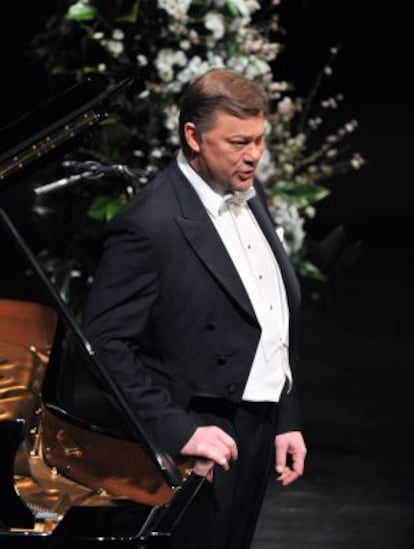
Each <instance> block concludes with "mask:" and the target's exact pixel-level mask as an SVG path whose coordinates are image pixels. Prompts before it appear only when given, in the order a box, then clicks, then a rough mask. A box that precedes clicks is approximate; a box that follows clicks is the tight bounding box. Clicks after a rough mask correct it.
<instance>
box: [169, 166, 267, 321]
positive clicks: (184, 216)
mask: <svg viewBox="0 0 414 549" xmlns="http://www.w3.org/2000/svg"><path fill="white" fill-rule="evenodd" d="M174 168H175V169H173V171H172V175H173V177H172V179H171V181H172V184H173V188H174V192H175V195H176V197H177V199H178V202H179V205H180V209H181V213H180V214H179V215H176V222H177V224H178V226H179V227H180V229H181V231H182V233H183V235H184V237H185V238H186V240H187V242H188V243H189V245H190V246H191V247H192V249H193V250H194V252H195V253H196V254H197V256H198V257H199V258H200V260H201V261H202V262H203V264H204V265H205V267H206V268H207V269H208V270H209V271H210V273H211V274H212V276H213V277H214V278H215V279H216V280H217V281H218V283H219V284H220V285H221V286H222V287H223V289H224V290H225V291H226V292H227V293H228V294H229V295H230V297H231V298H232V299H233V300H234V301H235V302H236V303H237V304H238V305H239V306H240V307H241V309H242V310H243V311H244V312H245V313H246V314H247V315H248V316H249V317H250V318H251V320H252V321H254V322H255V323H257V320H256V315H255V313H254V310H253V307H252V305H251V303H250V300H249V297H248V295H247V293H246V290H245V288H244V286H243V283H242V281H241V279H240V277H239V275H238V273H237V271H236V269H235V267H234V265H233V262H232V260H231V259H230V257H229V255H228V253H227V251H226V248H225V247H224V244H223V243H222V241H221V239H220V237H219V235H218V233H217V231H216V229H215V227H214V225H213V223H212V221H211V219H210V217H209V216H208V213H207V212H206V210H205V208H204V207H203V205H202V203H201V201H200V199H199V198H198V196H197V193H196V192H195V190H194V189H193V187H192V186H191V184H190V183H189V182H188V181H187V179H186V178H185V177H184V176H183V175H182V174H181V172H180V171H179V168H178V167H176V166H174Z"/></svg>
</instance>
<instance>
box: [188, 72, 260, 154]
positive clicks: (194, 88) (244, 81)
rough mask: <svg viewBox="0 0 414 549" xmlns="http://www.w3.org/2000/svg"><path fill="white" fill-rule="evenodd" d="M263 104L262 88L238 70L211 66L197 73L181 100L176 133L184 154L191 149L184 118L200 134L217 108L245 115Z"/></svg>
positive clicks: (243, 116)
mask: <svg viewBox="0 0 414 549" xmlns="http://www.w3.org/2000/svg"><path fill="white" fill-rule="evenodd" d="M266 104H267V100H266V96H265V94H264V92H263V90H261V88H260V87H259V86H258V85H257V84H255V83H254V82H253V81H251V80H249V79H248V78H246V77H245V76H243V75H242V74H240V73H238V72H235V71H232V70H227V69H212V70H210V71H208V72H207V73H205V74H203V75H202V76H199V77H198V78H197V79H196V80H194V81H193V82H192V83H191V84H190V85H189V86H188V87H187V88H186V90H185V91H184V93H183V95H182V97H181V102H180V117H179V133H180V142H181V146H182V149H183V151H184V154H185V155H186V156H188V155H189V154H190V153H191V149H190V148H189V146H188V145H187V141H186V139H185V134H184V125H185V124H186V123H187V122H193V123H194V124H195V126H196V128H197V132H198V134H201V133H203V132H204V131H206V130H208V128H209V126H210V125H211V124H212V123H213V122H214V119H215V115H216V113H217V111H219V110H222V111H225V112H227V113H228V114H232V115H234V116H237V117H238V118H248V117H249V116H258V115H259V114H260V113H262V112H264V111H265V110H266Z"/></svg>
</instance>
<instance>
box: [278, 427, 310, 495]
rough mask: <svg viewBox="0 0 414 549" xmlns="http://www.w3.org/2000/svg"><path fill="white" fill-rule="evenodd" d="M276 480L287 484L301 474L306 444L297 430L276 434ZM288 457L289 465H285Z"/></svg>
mask: <svg viewBox="0 0 414 549" xmlns="http://www.w3.org/2000/svg"><path fill="white" fill-rule="evenodd" d="M275 446H276V460H275V470H276V472H277V473H278V475H279V476H278V477H277V480H278V481H279V482H280V483H281V484H282V486H287V485H288V484H290V483H291V482H294V481H295V480H296V479H298V478H299V477H300V476H302V475H303V472H304V468H305V457H306V446H305V443H304V441H303V437H302V435H301V433H300V432H299V431H292V432H288V433H284V434H281V435H277V436H276V439H275ZM288 457H289V458H290V459H291V465H290V466H288V465H287V460H288Z"/></svg>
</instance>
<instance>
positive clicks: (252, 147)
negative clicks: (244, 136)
mask: <svg viewBox="0 0 414 549" xmlns="http://www.w3.org/2000/svg"><path fill="white" fill-rule="evenodd" d="M262 154H263V145H262V144H256V143H250V144H249V146H248V147H247V148H246V151H245V157H244V158H245V161H246V162H247V163H249V164H257V162H259V160H260V157H261V156H262Z"/></svg>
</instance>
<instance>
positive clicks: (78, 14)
mask: <svg viewBox="0 0 414 549" xmlns="http://www.w3.org/2000/svg"><path fill="white" fill-rule="evenodd" d="M279 3H280V0H268V1H267V2H266V1H265V2H260V3H259V2H258V1H256V0H116V1H115V0H114V1H112V2H106V1H105V0H77V1H76V2H74V1H73V0H72V1H70V0H66V1H63V2H59V3H58V7H57V8H56V12H55V13H54V15H53V16H52V17H51V18H50V20H49V21H48V24H47V27H46V29H45V31H44V32H42V34H40V35H38V36H37V37H36V40H35V43H34V46H35V49H36V51H37V54H38V55H39V56H40V57H41V59H42V60H43V61H44V63H45V64H46V66H47V67H48V69H49V71H50V73H51V75H52V76H53V80H54V82H55V85H61V86H62V85H66V84H67V83H70V82H74V81H77V80H80V79H82V78H84V77H85V76H86V75H89V74H94V75H97V76H99V77H100V78H102V79H103V81H104V82H106V83H108V84H111V83H116V82H120V81H122V80H123V79H125V78H130V77H131V76H133V77H134V78H136V85H135V86H134V92H133V93H132V94H131V93H129V94H128V93H126V94H124V95H123V96H122V97H120V98H119V100H118V102H117V107H116V117H114V118H110V119H109V120H107V121H106V122H105V123H104V124H103V125H102V127H101V129H100V132H99V136H98V138H97V140H96V141H95V142H94V143H93V146H92V147H89V148H88V147H85V148H84V149H83V152H82V154H83V155H85V157H87V158H91V157H92V158H94V159H95V160H98V161H100V162H105V163H109V164H111V163H123V164H126V165H128V166H133V167H136V168H140V169H143V170H145V171H146V172H147V173H149V174H151V173H153V172H155V171H156V170H157V169H158V168H159V167H160V166H163V165H165V164H166V162H167V161H168V160H169V159H170V158H171V157H172V156H173V155H175V154H176V152H177V149H178V146H179V143H178V131H177V124H178V108H177V103H178V98H179V96H180V94H181V91H182V89H183V88H184V86H186V85H187V84H188V83H189V82H190V81H191V80H193V78H194V77H196V76H197V75H199V74H201V73H203V72H204V71H206V70H208V69H210V68H217V67H227V68H231V69H235V70H237V71H240V72H242V73H244V74H245V75H247V76H248V77H249V78H252V79H255V80H256V81H257V82H258V83H259V84H260V85H261V86H262V88H263V89H264V90H265V91H266V93H267V94H268V97H269V102H270V113H269V116H268V127H267V147H266V151H265V154H264V156H263V159H262V161H261V164H260V170H259V177H260V179H261V181H262V183H263V184H264V186H265V190H266V193H267V196H268V200H269V206H270V210H271V212H272V215H273V217H274V220H275V223H277V225H279V230H280V232H281V233H282V232H283V239H284V243H285V246H286V249H287V250H288V252H289V254H290V255H291V257H292V260H293V261H294V263H295V265H296V267H297V270H298V272H299V273H300V274H301V275H303V276H305V277H313V278H314V279H319V280H322V279H324V278H326V276H327V275H328V272H326V271H325V272H324V271H323V270H322V268H321V267H320V266H318V265H317V264H316V263H314V262H313V260H312V261H311V259H310V247H309V242H308V240H307V238H306V231H305V225H306V220H307V219H308V218H311V217H313V216H314V215H315V213H316V210H315V204H316V203H317V202H318V201H320V200H321V199H323V198H324V197H326V196H327V195H328V194H329V192H330V191H329V189H328V188H327V187H326V186H324V185H323V184H322V182H323V181H324V180H327V179H328V178H331V177H332V176H333V175H334V174H338V173H341V172H345V171H349V170H352V169H359V168H360V167H361V166H362V165H363V163H364V160H363V158H362V156H361V155H360V154H358V153H348V152H347V149H346V147H345V146H344V143H345V142H346V141H347V139H348V138H349V136H350V135H351V134H352V133H353V132H354V130H355V129H356V127H357V122H356V121H355V120H350V121H346V122H344V124H343V126H341V127H340V128H337V129H336V130H335V131H334V132H325V133H324V130H323V128H324V120H325V118H326V117H327V116H328V115H329V112H330V111H332V110H333V109H336V108H337V107H338V105H339V104H340V102H341V101H342V99H343V98H342V96H341V95H339V94H338V95H335V96H331V97H327V98H324V99H322V100H321V99H319V98H318V95H319V92H320V88H321V84H322V81H323V79H324V78H328V77H329V76H330V74H331V73H332V65H333V62H334V59H335V57H336V55H337V53H338V50H337V49H336V48H332V50H331V52H330V56H329V58H328V59H327V62H326V64H325V66H324V67H322V68H321V73H320V74H319V75H317V78H316V81H315V86H314V88H313V90H311V92H310V94H309V96H308V97H307V98H300V97H294V88H293V86H292V85H291V84H290V83H288V82H286V81H280V80H277V79H275V76H274V71H273V66H274V63H275V60H276V59H277V57H278V56H279V55H280V54H281V52H282V51H283V43H282V42H281V39H282V38H283V32H284V31H283V29H282V28H281V26H280V16H279V13H278V9H279ZM125 200H127V198H126V197H125V194H124V193H119V192H118V193H117V195H116V196H114V194H113V192H112V193H111V192H109V193H100V195H99V196H94V197H93V200H92V203H91V204H90V207H89V214H90V215H91V216H92V217H94V218H95V219H101V220H104V219H107V218H108V217H110V216H111V215H113V213H114V211H116V209H117V208H118V207H119V206H120V205H121V204H122V202H123V201H125ZM342 241H343V231H342V229H341V228H339V229H338V230H336V231H334V233H333V234H331V235H328V236H327V238H326V239H325V243H324V244H325V252H326V250H327V249H328V246H327V243H328V242H329V249H330V253H331V255H332V253H334V254H335V255H336V259H338V256H341V257H340V258H339V259H340V261H339V263H342V264H344V263H346V262H347V261H350V260H351V259H352V258H354V257H355V255H356V253H357V248H356V247H352V249H347V250H345V251H344V250H339V249H338V247H339V246H340V245H342ZM333 243H335V245H333ZM344 253H345V254H346V258H345V256H344ZM325 259H326V258H325ZM331 264H332V261H331ZM325 265H327V261H325Z"/></svg>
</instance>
